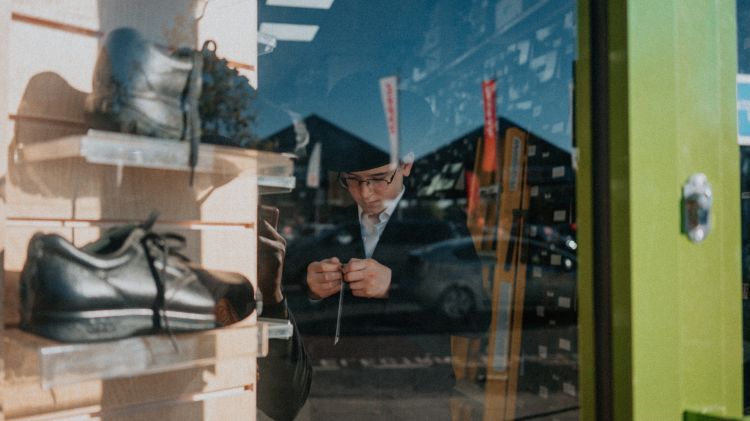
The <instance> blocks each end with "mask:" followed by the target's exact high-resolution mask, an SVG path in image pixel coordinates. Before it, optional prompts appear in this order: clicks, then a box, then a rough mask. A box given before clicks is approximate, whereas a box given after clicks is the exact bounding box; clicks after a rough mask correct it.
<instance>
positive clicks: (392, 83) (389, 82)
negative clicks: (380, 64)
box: [380, 76, 399, 167]
mask: <svg viewBox="0 0 750 421" xmlns="http://www.w3.org/2000/svg"><path fill="white" fill-rule="evenodd" d="M380 96H381V99H382V100H383V110H384V111H385V121H386V124H387V125H388V138H389V140H390V144H391V164H392V165H393V166H394V167H395V166H396V165H397V164H398V158H399V156H398V148H399V144H398V143H399V139H398V78H397V77H396V76H388V77H384V78H381V79H380Z"/></svg>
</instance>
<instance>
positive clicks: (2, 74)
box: [0, 1, 12, 421]
mask: <svg viewBox="0 0 750 421" xmlns="http://www.w3.org/2000/svg"><path fill="white" fill-rule="evenodd" d="M10 19H11V7H10V3H9V2H5V1H4V2H0V34H8V33H9V32H10ZM9 67H10V51H9V46H8V43H7V42H0V177H2V179H3V180H4V181H5V183H7V178H6V174H7V172H8V171H7V170H8V165H7V162H8V149H7V147H6V146H7V145H8V142H9V139H10V134H11V133H12V131H11V127H10V124H9V123H10V120H9V119H8V113H9V111H8V87H9V85H8V78H9V74H8V73H9V72H8V69H9ZM5 213H6V206H5V195H4V194H3V195H1V197H0V240H4V239H5V236H6V233H5ZM5 251H6V247H5V241H0V265H2V264H3V262H4V260H5V257H4V256H5ZM4 286H5V274H4V273H3V271H0V297H2V300H0V310H1V311H0V314H4V312H5V306H4V304H3V303H4V301H5V294H6V293H5V288H4ZM3 331H4V326H3V324H2V323H0V335H2V334H3V333H4V332H3ZM4 355H5V350H4V344H3V343H2V342H0V357H2V356H4ZM3 378H5V359H4V358H0V379H3ZM4 419H5V396H4V394H3V393H0V421H2V420H4Z"/></svg>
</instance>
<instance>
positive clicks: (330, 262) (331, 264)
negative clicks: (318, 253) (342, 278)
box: [307, 257, 341, 273]
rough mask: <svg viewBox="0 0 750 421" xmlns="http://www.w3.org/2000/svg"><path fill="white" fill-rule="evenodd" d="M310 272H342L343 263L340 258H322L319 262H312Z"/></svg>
mask: <svg viewBox="0 0 750 421" xmlns="http://www.w3.org/2000/svg"><path fill="white" fill-rule="evenodd" d="M307 269H308V270H307V271H308V272H317V273H320V272H340V271H341V263H339V259H338V258H335V257H334V258H332V259H326V260H321V261H319V262H313V263H310V266H308V267H307Z"/></svg>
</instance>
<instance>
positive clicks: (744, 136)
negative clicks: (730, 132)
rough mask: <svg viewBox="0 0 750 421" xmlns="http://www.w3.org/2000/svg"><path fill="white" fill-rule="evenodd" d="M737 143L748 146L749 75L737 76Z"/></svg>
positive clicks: (749, 139) (749, 113)
mask: <svg viewBox="0 0 750 421" xmlns="http://www.w3.org/2000/svg"><path fill="white" fill-rule="evenodd" d="M737 141H738V143H739V144H740V145H750V75H747V74H738V75H737Z"/></svg>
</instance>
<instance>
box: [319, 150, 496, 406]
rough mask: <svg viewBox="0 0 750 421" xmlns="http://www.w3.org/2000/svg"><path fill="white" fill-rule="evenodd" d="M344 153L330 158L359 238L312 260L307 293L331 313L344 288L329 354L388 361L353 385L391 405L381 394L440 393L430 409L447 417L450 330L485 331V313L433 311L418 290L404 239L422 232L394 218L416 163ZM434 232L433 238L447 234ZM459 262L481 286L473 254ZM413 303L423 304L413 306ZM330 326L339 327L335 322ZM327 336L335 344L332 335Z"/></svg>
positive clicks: (461, 228)
mask: <svg viewBox="0 0 750 421" xmlns="http://www.w3.org/2000/svg"><path fill="white" fill-rule="evenodd" d="M339 156H340V158H334V159H332V161H334V162H329V163H328V164H329V165H328V168H329V169H333V170H335V171H336V172H337V173H338V181H339V184H340V185H341V187H343V188H344V189H346V190H347V191H348V192H349V194H350V195H351V197H352V199H353V200H354V202H356V204H357V207H356V210H355V209H351V215H352V217H357V218H358V220H359V226H360V230H359V233H360V235H361V237H360V239H359V240H361V241H354V242H353V243H352V244H351V247H350V249H349V250H347V252H345V253H342V255H339V256H329V257H327V258H324V259H322V260H318V261H313V262H312V263H310V264H309V265H308V266H307V274H306V284H307V288H308V295H309V297H310V298H311V301H312V302H313V305H317V306H319V307H322V308H323V310H324V311H325V312H326V313H327V314H331V312H330V310H331V308H332V307H336V306H337V305H338V301H339V294H338V293H339V292H340V291H341V288H342V287H343V288H344V295H345V297H344V299H343V302H344V305H343V317H342V321H341V342H339V344H338V345H336V346H335V347H332V348H331V349H329V350H328V352H329V353H330V355H326V356H324V357H331V356H333V357H336V358H344V359H346V358H347V357H357V358H360V361H365V363H364V365H368V364H369V365H370V366H372V365H376V364H385V365H386V367H384V368H386V369H375V370H372V371H371V372H368V373H367V374H366V375H365V374H363V373H360V375H361V376H360V377H361V378H360V380H358V381H357V383H356V384H357V387H360V388H361V390H362V393H363V397H364V398H366V399H375V400H380V401H381V404H382V403H385V404H387V402H384V401H390V402H397V401H398V400H402V399H408V398H409V397H410V396H409V394H411V393H414V394H415V396H419V397H421V396H424V395H423V394H424V393H428V394H432V396H441V398H438V399H437V401H436V402H437V404H436V405H432V408H431V409H432V410H433V411H434V412H433V413H432V415H435V414H439V415H438V419H443V418H447V415H448V414H449V411H448V408H447V403H446V402H447V399H445V398H447V396H448V395H447V394H445V393H444V392H446V391H450V390H451V388H452V386H453V384H454V379H453V373H452V369H451V367H450V359H449V358H446V357H450V355H451V352H450V334H451V333H453V334H465V333H467V332H471V333H475V334H476V333H483V332H484V331H485V330H486V329H487V326H488V324H489V322H488V319H487V317H486V316H487V315H486V313H481V314H479V313H477V312H472V313H471V314H468V315H465V317H462V318H461V319H460V320H456V319H451V318H450V317H448V315H446V314H441V313H440V312H439V311H434V310H435V309H436V308H435V307H432V306H429V307H427V306H424V304H425V303H421V302H419V301H418V299H417V296H416V294H414V289H415V287H416V285H415V284H416V281H417V279H415V275H414V274H413V272H412V271H411V270H409V269H410V268H409V267H408V263H407V262H408V250H407V251H404V250H403V246H400V245H401V244H403V243H404V242H405V241H406V239H408V237H409V236H414V235H424V233H409V232H399V228H398V227H399V223H400V222H403V221H399V222H394V221H396V220H398V219H399V218H400V215H399V214H400V213H401V212H400V211H399V208H402V207H403V206H399V203H400V202H401V199H402V197H403V195H404V193H405V188H404V179H405V177H408V176H409V174H410V173H411V170H412V166H413V164H412V162H411V161H409V160H407V161H401V162H400V163H399V164H398V165H396V166H393V165H391V164H389V157H388V155H387V154H385V153H382V152H380V153H374V152H372V151H369V152H368V153H366V154H357V153H356V151H342V152H341V153H340V154H339ZM410 218H411V219H410V220H412V221H413V220H419V221H423V222H424V221H426V220H429V219H433V218H431V217H430V216H429V215H427V214H426V213H425V212H422V213H419V212H417V214H416V215H414V214H412V215H410ZM457 222H459V223H458V225H457V227H456V228H455V232H454V234H453V236H468V235H469V234H468V230H467V229H466V226H465V220H463V221H457ZM403 226H405V225H401V227H403ZM432 237H433V241H440V240H447V239H448V238H435V236H434V235H433V236H432ZM472 253H473V249H472ZM462 269H463V270H464V272H465V273H464V274H463V275H461V276H463V277H464V278H470V279H472V282H473V281H475V282H476V283H477V285H478V287H477V290H480V291H482V288H481V267H480V265H479V259H478V258H477V257H476V254H475V253H473V258H469V259H467V264H466V265H465V267H464V268H462ZM458 271H461V269H458ZM454 275H455V274H454ZM342 281H343V282H342ZM421 281H423V282H426V283H427V284H428V287H429V284H431V283H433V282H435V284H433V285H437V284H436V283H439V282H445V281H446V280H444V279H427V280H421ZM414 308H420V309H421V311H417V312H416V313H415V312H414V311H410V310H408V309H414ZM363 313H364V315H363ZM355 317H358V318H357V319H355ZM325 329H326V331H330V333H331V335H333V334H334V330H335V329H334V328H333V327H328V326H327V327H325ZM329 329H330V330H329ZM326 343H327V344H330V346H332V344H333V340H331V341H326ZM321 349H322V347H320V346H317V344H316V350H318V352H321V351H320V350H321ZM316 357H320V355H316ZM404 361H405V362H406V364H407V365H408V364H414V365H416V366H418V367H416V368H413V369H408V370H398V369H397V368H398V367H397V366H398V362H404ZM390 365H393V367H391V366H390ZM390 368H394V369H396V370H391V369H390ZM365 369H367V367H365ZM352 390H354V388H353V387H352ZM441 392H443V393H441ZM436 393H437V395H435V394H436ZM414 415H415V417H416V418H421V417H420V416H417V414H414ZM422 415H430V413H429V412H428V413H426V414H422Z"/></svg>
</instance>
